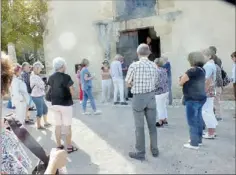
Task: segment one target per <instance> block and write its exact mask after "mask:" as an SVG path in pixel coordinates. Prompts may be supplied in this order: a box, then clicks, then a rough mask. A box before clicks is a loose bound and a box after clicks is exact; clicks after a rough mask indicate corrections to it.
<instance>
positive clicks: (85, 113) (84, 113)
mask: <svg viewBox="0 0 236 175" xmlns="http://www.w3.org/2000/svg"><path fill="white" fill-rule="evenodd" d="M82 114H83V115H91V113H90V112H83V113H82Z"/></svg>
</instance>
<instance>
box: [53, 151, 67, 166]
mask: <svg viewBox="0 0 236 175" xmlns="http://www.w3.org/2000/svg"><path fill="white" fill-rule="evenodd" d="M66 163H67V152H66V151H65V150H55V149H52V151H51V153H50V160H49V164H53V165H54V167H55V168H56V169H60V168H62V167H64V166H65V165H66Z"/></svg>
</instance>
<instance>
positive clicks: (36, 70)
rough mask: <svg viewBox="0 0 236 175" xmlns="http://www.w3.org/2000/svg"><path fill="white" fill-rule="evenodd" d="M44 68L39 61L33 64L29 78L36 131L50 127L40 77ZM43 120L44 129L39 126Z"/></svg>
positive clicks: (43, 86)
mask: <svg viewBox="0 0 236 175" xmlns="http://www.w3.org/2000/svg"><path fill="white" fill-rule="evenodd" d="M43 68H44V66H43V64H42V63H41V62H39V61H37V62H35V63H34V64H33V72H32V73H31V76H30V87H31V89H32V92H31V97H32V100H33V102H34V104H35V106H36V110H37V114H36V117H37V121H36V126H37V129H45V128H44V127H48V126H51V124H49V123H48V121H47V114H48V107H47V105H46V103H45V101H44V96H45V83H44V81H43V80H42V78H41V77H40V72H41V71H42V69H43ZM42 116H43V119H44V127H42V125H41V117H42Z"/></svg>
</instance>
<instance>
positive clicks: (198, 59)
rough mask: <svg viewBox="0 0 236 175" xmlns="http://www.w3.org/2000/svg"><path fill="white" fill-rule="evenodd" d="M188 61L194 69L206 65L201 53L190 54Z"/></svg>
mask: <svg viewBox="0 0 236 175" xmlns="http://www.w3.org/2000/svg"><path fill="white" fill-rule="evenodd" d="M188 61H189V63H190V65H191V66H193V67H202V66H203V65H204V64H205V58H204V56H203V54H202V53H201V52H191V53H189V55H188Z"/></svg>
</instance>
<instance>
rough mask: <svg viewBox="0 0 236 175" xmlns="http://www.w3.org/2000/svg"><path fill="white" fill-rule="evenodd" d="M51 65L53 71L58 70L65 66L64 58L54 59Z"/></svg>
mask: <svg viewBox="0 0 236 175" xmlns="http://www.w3.org/2000/svg"><path fill="white" fill-rule="evenodd" d="M52 65H53V68H54V70H55V71H58V70H60V69H61V68H62V67H63V66H66V61H65V59H64V58H61V57H56V58H54V59H53V61H52Z"/></svg>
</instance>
